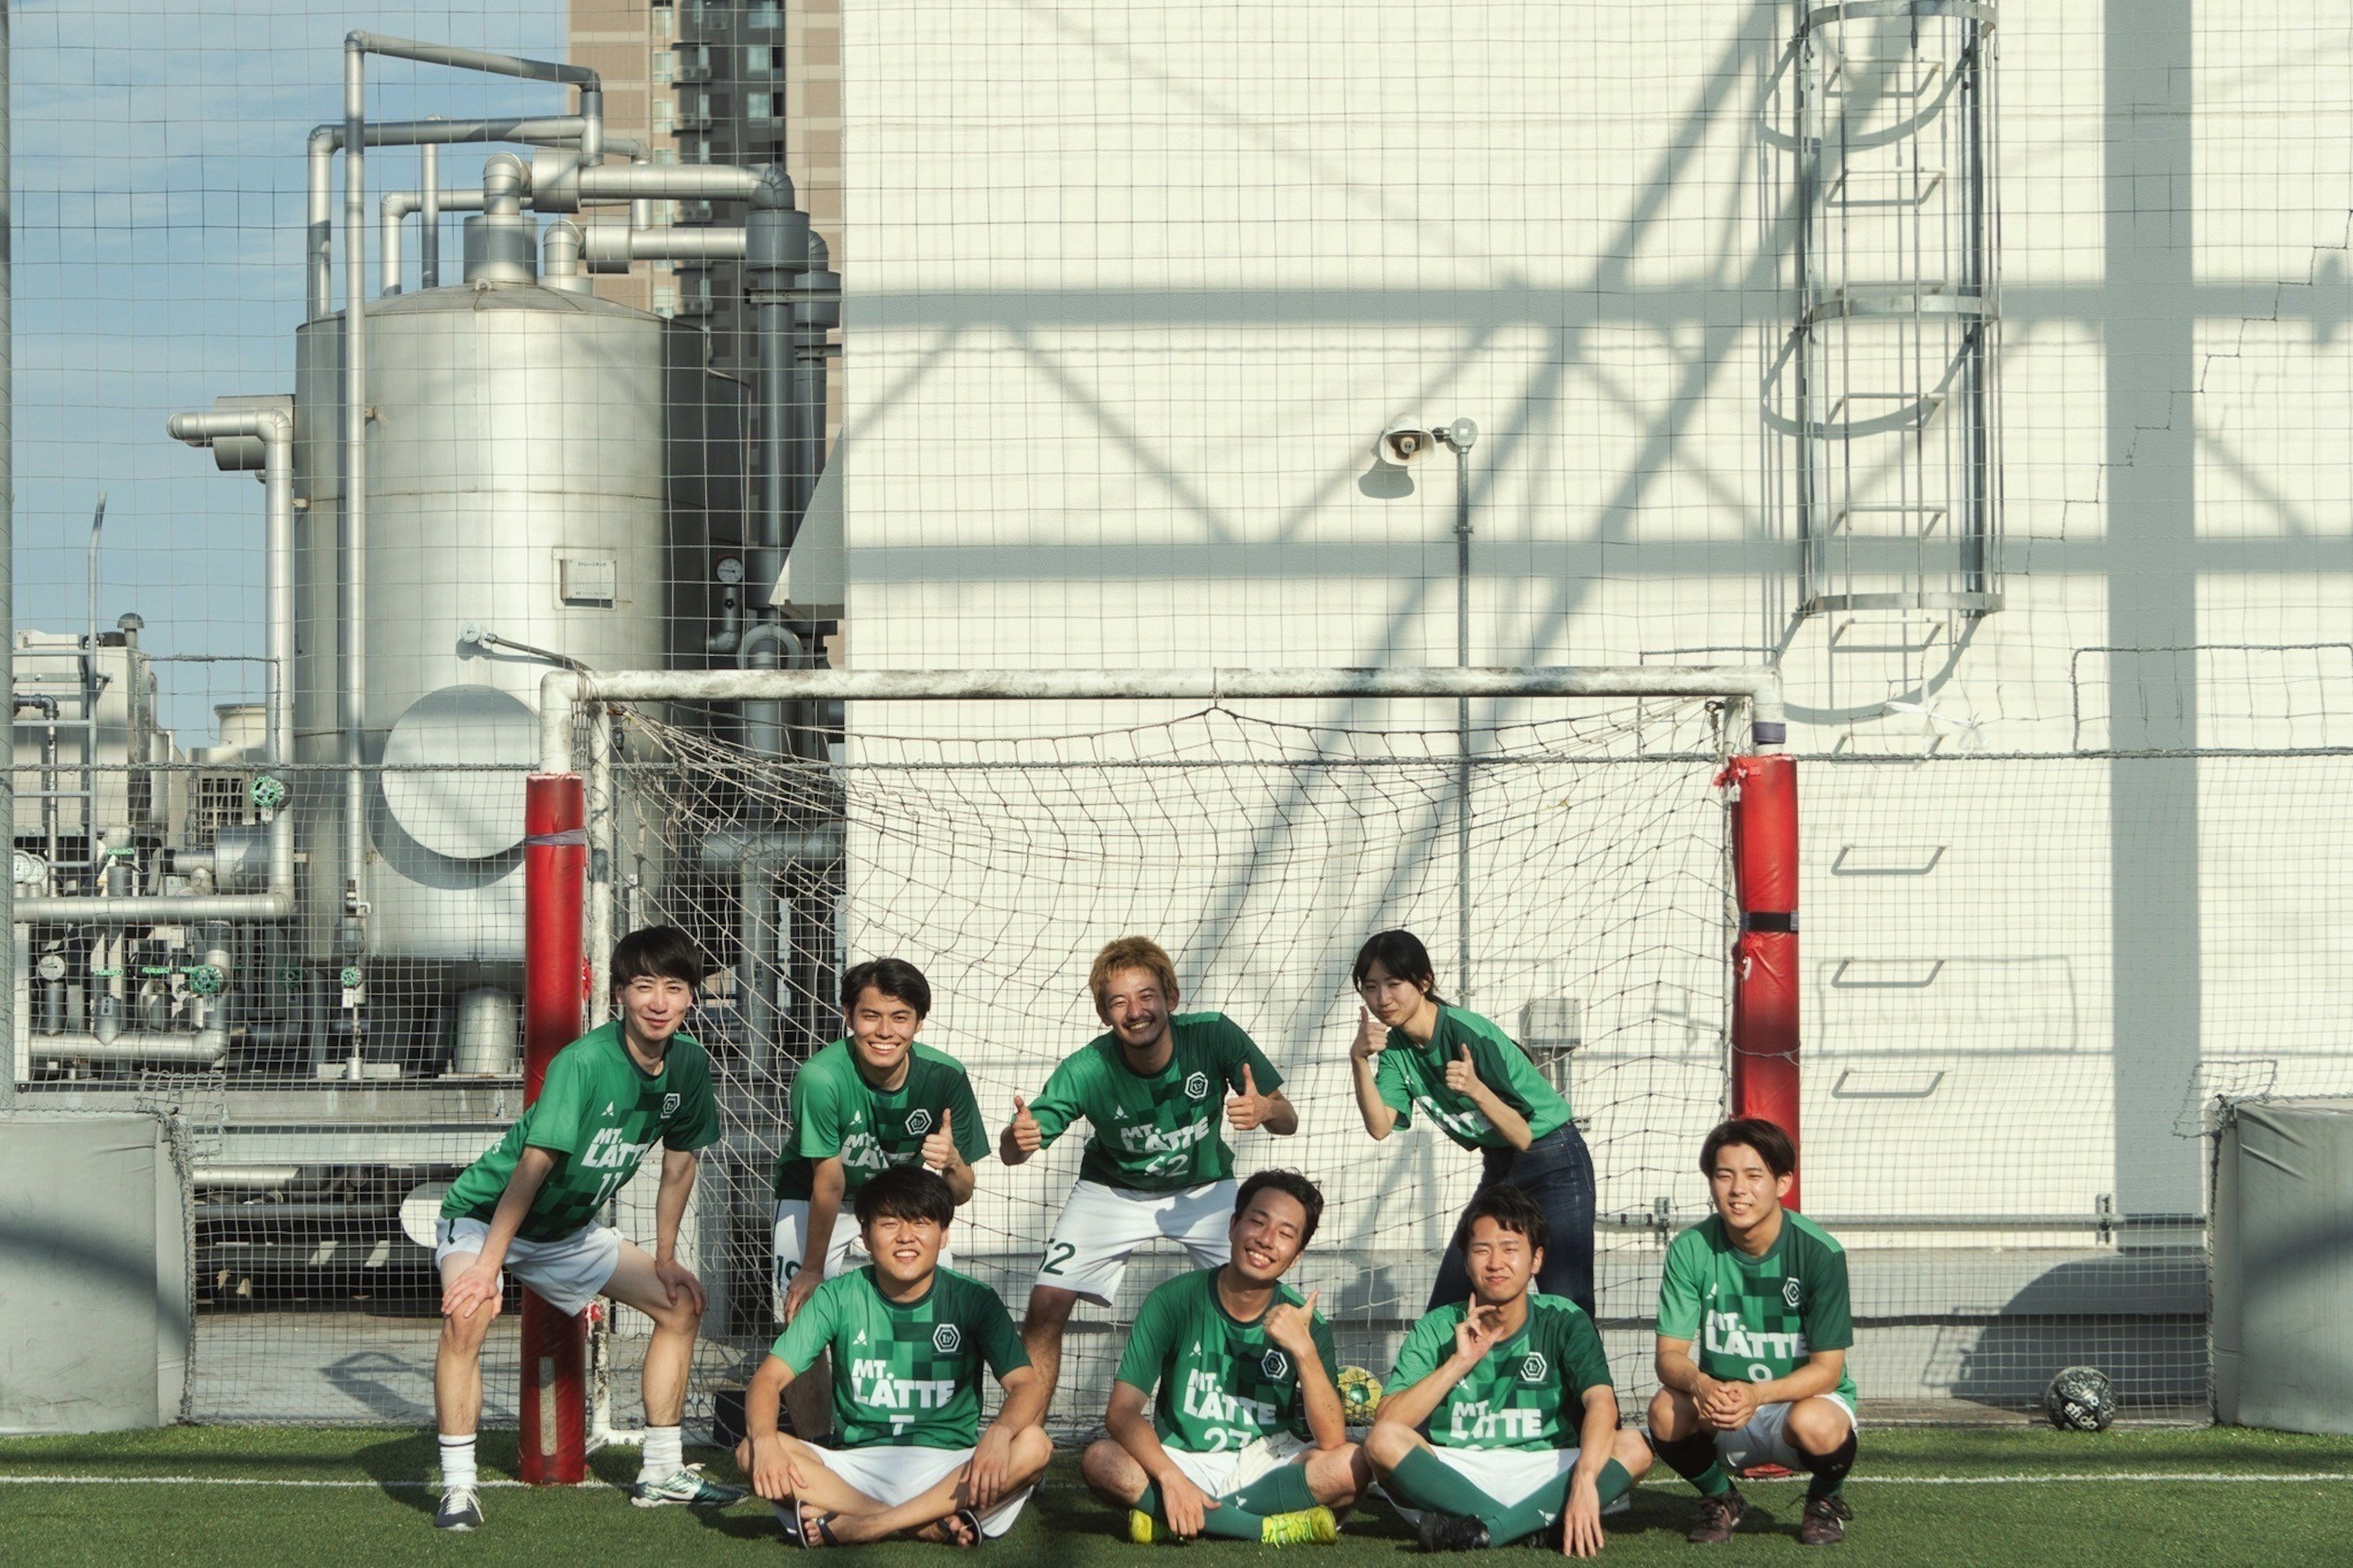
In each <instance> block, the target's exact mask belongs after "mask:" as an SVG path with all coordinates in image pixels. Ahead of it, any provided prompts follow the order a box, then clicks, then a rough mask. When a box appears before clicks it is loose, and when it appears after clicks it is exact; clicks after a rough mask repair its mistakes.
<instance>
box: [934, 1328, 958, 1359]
mask: <svg viewBox="0 0 2353 1568" xmlns="http://www.w3.org/2000/svg"><path fill="white" fill-rule="evenodd" d="M932 1348H933V1349H934V1350H935V1351H937V1352H940V1353H941V1354H942V1355H954V1354H955V1353H956V1352H958V1351H960V1350H962V1349H963V1348H964V1331H963V1330H962V1329H959V1328H957V1327H956V1326H955V1324H954V1323H942V1324H941V1325H940V1326H939V1327H937V1328H935V1329H934V1330H933V1331H932Z"/></svg>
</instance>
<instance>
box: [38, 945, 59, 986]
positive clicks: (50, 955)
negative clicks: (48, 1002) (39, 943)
mask: <svg viewBox="0 0 2353 1568" xmlns="http://www.w3.org/2000/svg"><path fill="white" fill-rule="evenodd" d="M34 971H35V973H37V974H39V975H40V977H41V978H42V979H44V980H63V979H64V978H65V977H66V955H65V954H64V953H62V952H45V953H43V954H41V962H40V963H37V964H36V965H34Z"/></svg>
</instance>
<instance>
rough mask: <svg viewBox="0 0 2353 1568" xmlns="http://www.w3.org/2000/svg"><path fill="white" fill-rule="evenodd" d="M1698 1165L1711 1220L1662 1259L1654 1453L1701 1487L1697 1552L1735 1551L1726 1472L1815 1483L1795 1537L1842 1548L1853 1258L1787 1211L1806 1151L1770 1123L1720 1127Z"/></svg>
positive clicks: (1740, 1511)
mask: <svg viewBox="0 0 2353 1568" xmlns="http://www.w3.org/2000/svg"><path fill="white" fill-rule="evenodd" d="M1699 1168H1700V1170H1701V1172H1702V1173H1704V1174H1705V1175H1706V1177H1707V1184H1708V1193H1709V1195H1710V1196H1711V1197H1712V1198H1713V1199H1714V1200H1715V1217H1714V1218H1712V1219H1706V1220H1703V1221H1701V1222H1700V1223H1699V1224H1697V1225H1695V1226H1692V1227H1691V1228H1690V1229H1689V1230H1687V1231H1684V1232H1683V1234H1682V1235H1681V1236H1678V1237H1675V1239H1674V1243H1673V1245H1672V1246H1671V1247H1668V1248H1667V1262H1666V1268H1665V1271H1664V1272H1663V1273H1662V1275H1661V1277H1660V1279H1659V1346H1658V1365H1659V1382H1660V1383H1661V1384H1662V1385H1663V1386H1662V1387H1661V1388H1660V1390H1659V1393H1658V1395H1657V1397H1656V1398H1654V1399H1652V1400H1651V1447H1653V1448H1655V1449H1657V1450H1658V1453H1659V1458H1662V1459H1664V1460H1665V1461H1666V1462H1667V1466H1668V1468H1671V1469H1672V1470H1673V1471H1674V1472H1675V1473H1676V1474H1677V1475H1680V1476H1682V1477H1683V1479H1686V1480H1688V1481H1690V1482H1691V1483H1692V1484H1693V1485H1694V1486H1695V1487H1697V1488H1699V1492H1700V1521H1699V1523H1698V1525H1696V1526H1695V1527H1694V1529H1693V1530H1692V1531H1691V1534H1690V1539H1691V1540H1692V1541H1694V1542H1699V1543H1700V1544H1703V1545H1710V1546H1712V1545H1715V1544H1718V1543H1720V1542H1725V1541H1728V1540H1730V1539H1731V1538H1732V1532H1733V1531H1734V1530H1736V1529H1737V1528H1738V1527H1739V1524H1740V1521H1741V1520H1742V1518H1743V1517H1745V1516H1746V1512H1747V1505H1746V1503H1744V1502H1743V1501H1742V1500H1741V1497H1740V1493H1739V1492H1738V1491H1737V1490H1736V1489H1735V1488H1734V1487H1733V1484H1732V1479H1731V1478H1730V1477H1729V1476H1728V1475H1726V1474H1725V1471H1726V1470H1727V1469H1735V1470H1736V1469H1743V1468H1746V1467H1748V1466H1751V1465H1761V1464H1768V1463H1769V1464H1775V1465H1778V1466H1780V1467H1782V1468H1784V1469H1791V1470H1806V1471H1810V1472H1811V1475H1812V1481H1811V1483H1810V1485H1809V1486H1808V1487H1807V1489H1806V1510H1805V1515H1804V1518H1803V1519H1802V1521H1800V1522H1799V1527H1798V1539H1799V1541H1801V1542H1805V1543H1806V1544H1807V1545H1809V1546H1829V1545H1832V1544H1835V1543H1836V1542H1840V1541H1843V1540H1844V1539H1846V1523H1845V1521H1848V1520H1850V1519H1852V1518H1853V1517H1854V1515H1853V1511H1852V1510H1850V1509H1849V1508H1848V1507H1847V1504H1846V1500H1845V1499H1843V1498H1841V1496H1840V1495H1839V1490H1840V1489H1841V1487H1843V1486H1844V1485H1845V1484H1846V1473H1847V1471H1848V1470H1849V1469H1851V1468H1853V1465H1854V1447H1855V1445H1854V1380H1853V1379H1852V1378H1851V1377H1849V1376H1848V1375H1847V1371H1846V1352H1847V1349H1848V1347H1849V1346H1851V1345H1852V1344H1853V1343H1854V1325H1853V1324H1852V1322H1851V1321H1849V1320H1848V1316H1847V1287H1846V1251H1845V1249H1844V1248H1843V1247H1840V1246H1839V1244H1838V1243H1837V1242H1835V1241H1832V1240H1831V1238H1830V1237H1829V1236H1828V1235H1827V1234H1826V1233H1824V1231H1823V1230H1822V1228H1821V1227H1820V1226H1817V1225H1815V1224H1814V1223H1813V1222H1812V1221H1811V1220H1809V1219H1807V1218H1806V1217H1805V1216H1804V1215H1799V1214H1798V1213H1796V1212H1795V1211H1793V1210H1790V1209H1785V1208H1783V1207H1782V1206H1781V1199H1782V1198H1783V1197H1784V1196H1785V1195H1786V1194H1788V1191H1789V1185H1790V1183H1791V1182H1792V1181H1793V1180H1794V1179H1795V1173H1796V1171H1797V1168H1798V1154H1797V1150H1796V1149H1795V1148H1794V1147H1792V1146H1791V1144H1790V1142H1789V1135H1788V1133H1787V1132H1784V1131H1781V1129H1780V1128H1778V1127H1777V1126H1775V1125H1774V1124H1773V1123H1772V1122H1770V1121H1763V1120H1761V1119H1759V1118H1757V1117H1741V1118H1738V1119H1736V1120H1734V1121H1726V1122H1725V1123H1724V1124H1723V1125H1721V1126H1719V1127H1718V1128H1716V1129H1715V1131H1713V1132H1710V1133H1709V1134H1708V1135H1707V1142H1705V1143H1704V1144H1703V1145H1702V1146H1701V1148H1700V1156H1699ZM1694 1344H1696V1345H1697V1346H1698V1347H1699V1348H1698V1351H1697V1352H1696V1354H1694V1350H1693V1347H1694Z"/></svg>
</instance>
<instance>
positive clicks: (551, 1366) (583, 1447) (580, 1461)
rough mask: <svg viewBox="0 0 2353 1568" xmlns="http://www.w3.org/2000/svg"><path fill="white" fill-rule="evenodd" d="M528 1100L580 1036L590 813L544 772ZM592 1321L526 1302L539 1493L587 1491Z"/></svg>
mask: <svg viewBox="0 0 2353 1568" xmlns="http://www.w3.org/2000/svg"><path fill="white" fill-rule="evenodd" d="M523 788H524V795H523V841H522V842H523V849H522V879H523V880H522V887H523V894H522V897H523V945H522V996H523V1001H522V1018H523V1081H522V1100H523V1103H524V1104H525V1105H526V1106H527V1105H529V1104H531V1102H532V1101H533V1100H537V1099H538V1098H539V1090H540V1087H541V1085H543V1084H544V1083H545V1082H546V1081H547V1065H548V1063H550V1062H552V1061H554V1059H555V1053H556V1052H558V1051H560V1050H562V1049H563V1048H564V1047H566V1046H568V1045H570V1044H571V1043H572V1042H573V1041H574V1040H575V1039H577V1038H579V1037H580V1016H581V1005H580V1004H581V973H582V972H581V963H580V959H581V949H580V942H581V890H582V888H583V886H584V884H585V882H586V874H587V868H588V809H587V797H586V791H585V790H584V788H583V785H582V782H581V780H580V778H579V776H578V775H577V774H573V773H534V774H533V775H532V777H531V779H530V781H529V782H528V783H527V784H525V785H524V786H523ZM587 1390H588V1314H587V1312H586V1310H582V1311H579V1312H576V1313H572V1314H569V1315H567V1314H565V1313H563V1312H559V1311H557V1310H555V1309H554V1308H553V1307H551V1306H549V1305H548V1304H547V1303H546V1302H544V1301H543V1300H540V1299H539V1297H538V1295H537V1294H536V1293H535V1292H533V1291H532V1290H529V1289H525V1290H524V1291H523V1295H522V1467H521V1469H522V1479H523V1480H524V1482H525V1483H526V1484H528V1485H531V1486H553V1487H568V1486H577V1485H579V1484H580V1483H581V1482H582V1481H584V1480H586V1479H587V1475H588V1400H587Z"/></svg>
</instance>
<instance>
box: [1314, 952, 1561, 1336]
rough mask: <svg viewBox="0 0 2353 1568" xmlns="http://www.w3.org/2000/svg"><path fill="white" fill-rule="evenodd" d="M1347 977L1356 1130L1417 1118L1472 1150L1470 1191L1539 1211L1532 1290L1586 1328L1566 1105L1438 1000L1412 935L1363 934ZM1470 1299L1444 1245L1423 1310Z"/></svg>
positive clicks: (1486, 1029)
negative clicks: (1355, 1001) (1580, 1313)
mask: <svg viewBox="0 0 2353 1568" xmlns="http://www.w3.org/2000/svg"><path fill="white" fill-rule="evenodd" d="M1349 973H1351V975H1352V976H1353V977H1354V978H1355V981H1356V994H1357V996H1358V998H1359V999H1360V1003H1361V1005H1359V1006H1358V1007H1357V1009H1356V1039H1355V1041H1354V1042H1353V1043H1352V1044H1351V1046H1350V1047H1349V1050H1348V1065H1349V1068H1350V1070H1351V1071H1352V1072H1353V1073H1354V1075H1355V1079H1356V1110H1357V1113H1358V1114H1359V1115H1360V1116H1362V1117H1363V1119H1364V1122H1365V1131H1367V1132H1369V1133H1371V1134H1372V1135H1373V1137H1374V1138H1376V1139H1383V1138H1387V1137H1388V1135H1389V1133H1390V1132H1391V1131H1394V1130H1395V1129H1397V1128H1399V1127H1409V1126H1411V1125H1412V1124H1413V1119H1414V1117H1415V1115H1416V1114H1419V1115H1421V1116H1424V1117H1427V1118H1428V1119H1429V1121H1430V1123H1431V1124H1432V1125H1434V1126H1435V1127H1437V1128H1438V1129H1439V1130H1440V1131H1442V1132H1444V1133H1445V1134H1446V1136H1447V1137H1449V1138H1451V1139H1452V1140H1453V1141H1454V1142H1456V1143H1458V1144H1460V1145H1461V1147H1463V1148H1465V1149H1476V1150H1477V1151H1478V1152H1479V1158H1480V1161H1481V1168H1480V1174H1479V1190H1480V1191H1482V1192H1484V1191H1485V1190H1486V1189H1488V1188H1490V1187H1492V1186H1494V1185H1496V1184H1498V1183H1504V1182H1508V1183H1510V1184H1512V1185H1514V1186H1515V1187H1517V1188H1519V1189H1520V1191H1522V1192H1523V1193H1525V1194H1527V1195H1528V1196H1529V1197H1530V1198H1532V1199H1534V1200H1535V1203H1536V1204H1537V1205H1539V1206H1540V1207H1541V1208H1543V1210H1544V1212H1545V1218H1546V1223H1547V1226H1548V1227H1549V1229H1550V1231H1551V1235H1552V1240H1551V1245H1550V1246H1549V1247H1546V1249H1545V1262H1544V1269H1543V1272H1542V1273H1541V1274H1540V1275H1539V1276H1538V1277H1537V1279H1536V1285H1537V1288H1538V1289H1542V1290H1544V1291H1546V1292H1547V1293H1548V1294H1551V1295H1556V1296H1566V1297H1567V1298H1568V1299H1569V1300H1572V1301H1574V1302H1576V1303H1577V1305H1578V1306H1579V1307H1581V1308H1583V1309H1584V1310H1585V1315H1586V1316H1587V1317H1588V1318H1590V1317H1591V1316H1592V1315H1593V1203H1594V1187H1593V1156H1592V1154H1591V1153H1590V1152H1588V1150H1587V1149H1586V1146H1585V1136H1584V1134H1582V1133H1580V1132H1579V1131H1577V1123H1576V1121H1574V1120H1572V1119H1571V1117H1570V1114H1569V1108H1568V1101H1567V1100H1566V1099H1565V1098H1563V1097H1562V1095H1561V1093H1560V1091H1559V1090H1558V1089H1555V1088H1554V1087H1553V1086H1552V1085H1551V1084H1550V1083H1548V1082H1546V1080H1545V1076H1544V1074H1542V1073H1540V1072H1538V1071H1537V1070H1536V1066H1535V1063H1534V1062H1533V1061H1531V1060H1529V1059H1528V1053H1527V1052H1526V1051H1525V1050H1523V1049H1521V1048H1520V1046H1519V1044H1518V1042H1516V1041H1514V1039H1513V1038H1512V1037H1510V1036H1509V1035H1506V1034H1505V1033H1504V1031H1503V1030H1502V1029H1501V1028H1499V1027H1497V1026H1495V1025H1494V1024H1493V1023H1492V1022H1490V1021H1489V1020H1488V1019H1486V1018H1482V1017H1481V1016H1479V1015H1478V1014H1476V1013H1473V1012H1472V1011H1471V1010H1470V1009H1469V1008H1467V1007H1457V1006H1455V1005H1453V1004H1452V1003H1451V1002H1448V1001H1446V1000H1445V999H1444V998H1443V997H1441V996H1440V995H1439V994H1438V976H1437V973H1436V972H1435V971H1434V970H1433V969H1432V968H1431V966H1430V950H1429V949H1428V948H1425V947H1424V946H1422V944H1421V939H1420V938H1419V937H1417V936H1415V935H1414V934H1413V933H1412V932H1411V931H1377V932H1376V933H1374V934H1373V935H1372V936H1371V937H1369V938H1367V939H1366V942H1365V945H1364V946H1363V947H1362V948H1360V949H1358V950H1357V952H1356V963H1355V964H1354V965H1352V966H1351V968H1350V971H1349ZM1464 1212H1465V1214H1466V1215H1467V1214H1468V1213H1469V1211H1468V1210H1465V1211H1464ZM1470 1292H1471V1276H1470V1272H1469V1269H1468V1268H1467V1267H1466V1265H1465V1263H1464V1261H1463V1257H1462V1249H1461V1247H1459V1246H1456V1247H1449V1248H1448V1249H1447V1252H1446V1256H1445V1257H1444V1258H1441V1259H1440V1262H1439V1266H1438V1277H1437V1279H1435V1280H1434V1281H1432V1283H1431V1285H1430V1310H1433V1311H1434V1310H1437V1309H1438V1308H1440V1307H1441V1306H1445V1305H1448V1304H1450V1303H1452V1302H1456V1301H1460V1300H1462V1299H1463V1298H1464V1297H1465V1296H1467V1295H1469V1294H1470Z"/></svg>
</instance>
